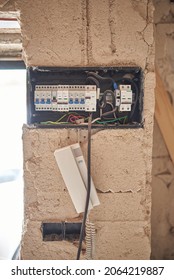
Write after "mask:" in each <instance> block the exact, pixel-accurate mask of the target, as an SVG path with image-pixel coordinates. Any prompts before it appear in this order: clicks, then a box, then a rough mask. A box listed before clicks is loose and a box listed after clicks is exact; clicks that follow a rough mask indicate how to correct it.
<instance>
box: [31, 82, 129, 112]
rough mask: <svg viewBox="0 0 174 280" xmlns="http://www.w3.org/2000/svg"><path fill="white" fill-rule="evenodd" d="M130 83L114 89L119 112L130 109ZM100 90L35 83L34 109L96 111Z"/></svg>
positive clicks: (85, 86) (91, 87)
mask: <svg viewBox="0 0 174 280" xmlns="http://www.w3.org/2000/svg"><path fill="white" fill-rule="evenodd" d="M132 95H133V92H132V89H131V85H120V86H119V89H116V90H115V97H116V98H115V100H116V103H115V105H116V107H118V111H119V112H126V111H131V105H132ZM99 96H100V92H99V90H98V89H97V87H96V86H92V85H91V86H90V85H84V86H82V85H66V86H65V85H58V86H54V85H37V86H36V87H35V91H34V105H35V110H36V111H59V112H68V111H85V112H96V105H97V102H96V101H97V99H99Z"/></svg>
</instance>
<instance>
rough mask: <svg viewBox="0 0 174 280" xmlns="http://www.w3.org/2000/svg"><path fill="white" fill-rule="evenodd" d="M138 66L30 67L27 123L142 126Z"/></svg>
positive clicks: (52, 125) (141, 92) (140, 75)
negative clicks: (90, 115)
mask: <svg viewBox="0 0 174 280" xmlns="http://www.w3.org/2000/svg"><path fill="white" fill-rule="evenodd" d="M142 80H143V75H142V70H141V68H139V67H129V68H128V67H100V68H96V67H86V68H58V67H56V68H53V67H31V68H28V78H27V81H28V90H27V109H28V113H27V115H28V118H27V119H28V124H30V125H31V124H33V125H35V126H38V127H45V126H46V127H72V126H81V127H83V126H85V125H86V124H87V122H88V118H89V114H92V126H93V127H106V128H107V127H108V128H120V127H121V128H130V127H132V128H135V127H142V126H143V121H142V109H143V86H142Z"/></svg>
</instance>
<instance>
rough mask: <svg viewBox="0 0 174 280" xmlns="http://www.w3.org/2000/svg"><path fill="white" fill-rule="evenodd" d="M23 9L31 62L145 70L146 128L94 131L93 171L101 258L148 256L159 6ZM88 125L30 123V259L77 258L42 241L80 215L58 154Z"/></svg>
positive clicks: (26, 248) (64, 245) (26, 253)
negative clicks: (51, 225)
mask: <svg viewBox="0 0 174 280" xmlns="http://www.w3.org/2000/svg"><path fill="white" fill-rule="evenodd" d="M11 2H13V3H14V5H15V8H16V9H19V10H20V12H21V17H20V21H21V28H22V36H23V47H24V52H23V55H24V59H25V61H26V63H27V65H33V66H34V65H56V66H75V65H78V66H80V65H138V66H141V67H142V69H143V70H144V78H145V81H144V86H145V90H144V120H145V127H144V129H139V130H109V131H108V130H104V131H93V136H92V175H93V179H94V182H95V185H96V187H97V189H98V192H99V193H98V194H99V198H100V200H101V205H100V206H99V207H97V208H96V209H95V210H94V211H92V212H91V220H92V221H94V222H95V225H96V231H97V232H96V259H149V258H150V252H151V248H150V211H151V185H150V182H151V166H152V132H153V114H154V85H155V75H154V40H153V5H152V2H151V1H149V0H139V1H138V0H137V1H133V0H126V1H118V0H107V1H106V0H102V1H98V0H87V1H86V0H81V1H78V0H75V1H74V0H73V1H72V0H62V1H61V0H60V1H56V0H53V1H46V0H37V1H26V0H23V1H22V0H17V1H11ZM85 137H86V130H76V129H67V130H65V129H56V130H46V129H45V130H39V129H33V128H28V127H24V131H23V141H24V172H25V177H24V179H25V221H24V233H23V240H22V258H23V259H74V258H75V257H76V252H77V247H76V246H75V244H71V243H68V242H43V241H42V233H41V224H42V222H43V221H62V220H63V221H64V220H68V221H76V220H79V219H81V217H79V216H78V215H77V214H76V212H75V209H74V207H73V204H72V202H71V200H70V197H69V194H68V192H67V189H66V186H65V185H64V182H63V179H62V177H61V175H60V172H59V170H58V168H57V165H56V163H55V159H54V156H53V152H54V150H55V149H58V148H60V147H63V146H66V145H69V144H73V143H75V142H77V141H80V143H81V145H82V149H83V152H84V154H85V155H86V138H85Z"/></svg>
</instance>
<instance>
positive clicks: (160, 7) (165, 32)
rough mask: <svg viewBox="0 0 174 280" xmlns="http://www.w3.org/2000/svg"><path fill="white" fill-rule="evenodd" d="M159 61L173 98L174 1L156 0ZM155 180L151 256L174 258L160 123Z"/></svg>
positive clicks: (172, 176)
mask: <svg viewBox="0 0 174 280" xmlns="http://www.w3.org/2000/svg"><path fill="white" fill-rule="evenodd" d="M154 4H155V18H154V19H155V41H156V65H157V69H158V71H159V72H160V75H161V78H162V80H163V82H164V84H165V87H166V89H167V91H168V94H169V98H170V99H171V102H172V103H173V100H174V51H173V50H174V4H173V3H172V4H171V3H170V1H169V0H168V1H164V0H154ZM153 142H154V143H153V180H152V258H153V259H174V219H173V212H174V165H173V163H172V162H171V159H170V157H169V153H168V151H167V149H166V146H165V144H164V140H163V137H162V135H161V133H160V131H159V127H158V125H157V124H156V123H155V126H154V140H153Z"/></svg>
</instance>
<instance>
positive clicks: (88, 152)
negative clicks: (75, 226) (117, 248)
mask: <svg viewBox="0 0 174 280" xmlns="http://www.w3.org/2000/svg"><path fill="white" fill-rule="evenodd" d="M91 125H92V113H91V114H90V115H89V119H88V151H87V172H88V173H87V195H86V203H85V211H84V214H83V221H82V225H81V231H80V238H79V246H78V251H77V260H79V259H80V254H81V250H82V242H83V237H84V233H85V224H86V218H87V215H88V206H89V200H90V192H91Z"/></svg>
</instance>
